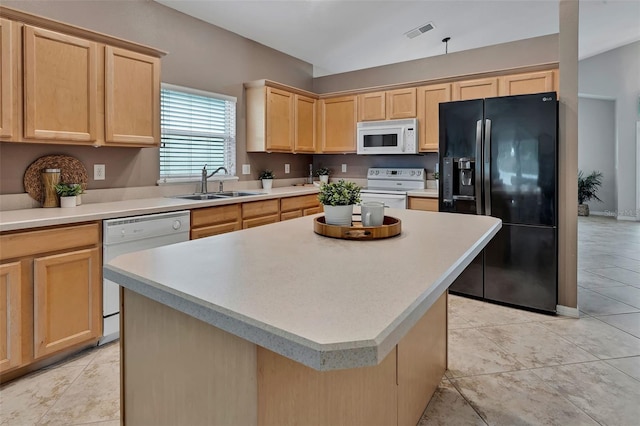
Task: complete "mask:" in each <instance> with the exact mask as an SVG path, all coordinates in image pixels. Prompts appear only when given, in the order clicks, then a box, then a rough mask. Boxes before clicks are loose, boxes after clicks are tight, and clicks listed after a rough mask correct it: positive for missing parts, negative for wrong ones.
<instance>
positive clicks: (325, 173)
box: [316, 167, 331, 183]
mask: <svg viewBox="0 0 640 426" xmlns="http://www.w3.org/2000/svg"><path fill="white" fill-rule="evenodd" d="M330 173H331V170H329V169H328V168H327V167H320V168H319V169H318V170H316V176H318V178H319V179H320V182H321V183H329V174H330Z"/></svg>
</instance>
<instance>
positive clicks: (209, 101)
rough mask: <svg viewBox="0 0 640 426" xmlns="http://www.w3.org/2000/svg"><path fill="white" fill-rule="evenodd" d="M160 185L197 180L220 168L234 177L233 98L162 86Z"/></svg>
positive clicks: (234, 99) (234, 107)
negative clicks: (203, 172) (205, 169)
mask: <svg viewBox="0 0 640 426" xmlns="http://www.w3.org/2000/svg"><path fill="white" fill-rule="evenodd" d="M160 105H161V106H160V112H161V116H160V126H161V142H162V143H161V145H160V182H172V181H173V182H175V181H188V180H198V179H200V176H201V174H200V173H201V170H202V167H204V165H205V164H206V165H207V170H211V171H213V170H215V169H216V168H218V167H220V166H222V167H225V168H226V169H227V170H228V171H229V173H228V174H229V175H232V176H234V175H235V173H236V172H235V158H236V98H234V97H230V96H225V95H218V94H216V93H209V92H204V91H200V90H195V89H190V88H187V87H180V86H173V85H170V84H164V83H163V84H162V90H161V95H160Z"/></svg>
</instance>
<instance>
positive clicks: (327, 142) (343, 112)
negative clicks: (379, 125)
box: [320, 95, 358, 153]
mask: <svg viewBox="0 0 640 426" xmlns="http://www.w3.org/2000/svg"><path fill="white" fill-rule="evenodd" d="M357 112H358V108H357V105H356V97H355V95H354V96H341V97H338V98H329V99H323V100H322V101H320V114H321V116H322V118H321V124H320V126H321V134H322V136H321V140H322V152H324V153H332V152H334V153H347V152H356V122H357V119H358V114H357Z"/></svg>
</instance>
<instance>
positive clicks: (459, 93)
mask: <svg viewBox="0 0 640 426" xmlns="http://www.w3.org/2000/svg"><path fill="white" fill-rule="evenodd" d="M496 96H498V78H497V77H491V78H481V79H478V80H466V81H456V82H455V83H453V95H452V98H453V100H454V101H466V100H469V99H483V98H493V97H496Z"/></svg>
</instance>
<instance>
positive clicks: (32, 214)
mask: <svg viewBox="0 0 640 426" xmlns="http://www.w3.org/2000/svg"><path fill="white" fill-rule="evenodd" d="M249 191H251V192H263V194H261V195H250V196H245V197H235V198H228V199H216V200H206V201H194V200H185V199H178V198H168V197H156V198H140V199H130V200H123V201H112V202H107V203H91V204H82V205H80V206H77V207H72V208H33V209H22V210H9V211H0V231H13V230H19V229H27V228H37V227H42V226H53V225H65V224H70V223H79V222H86V221H92V220H103V219H113V218H119V217H127V216H137V215H142V214H152V213H164V212H170V211H177V210H190V209H194V208H202V207H210V206H219V205H225V204H233V203H239V202H242V203H244V202H249V201H260V200H267V199H270V198H280V197H290V196H296V195H306V194H315V193H317V192H318V188H317V187H315V186H286V187H280V188H273V189H272V190H270V191H265V190H263V189H256V190H249Z"/></svg>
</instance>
